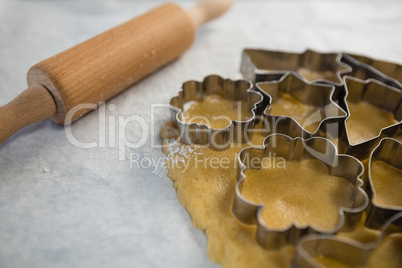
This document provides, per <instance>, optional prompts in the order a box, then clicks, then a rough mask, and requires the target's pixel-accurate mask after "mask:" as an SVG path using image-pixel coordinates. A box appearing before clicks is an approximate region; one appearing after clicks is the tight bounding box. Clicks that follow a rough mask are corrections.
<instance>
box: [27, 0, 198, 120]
mask: <svg viewBox="0 0 402 268" xmlns="http://www.w3.org/2000/svg"><path fill="white" fill-rule="evenodd" d="M194 36H195V26H194V24H193V22H192V20H191V18H190V17H189V15H188V14H187V12H186V11H185V10H183V9H182V8H180V7H179V6H177V5H175V4H165V5H162V6H160V7H157V8H155V9H153V10H151V11H149V12H148V13H145V14H144V15H141V16H139V17H137V18H135V19H132V20H130V21H128V22H126V23H124V24H122V25H120V26H117V27H115V28H112V29H110V30H109V31H106V32H104V33H102V34H100V35H97V36H95V37H93V38H91V39H89V40H87V41H85V42H83V43H81V44H79V45H77V46H75V47H72V48H70V49H68V50H66V51H63V52H61V53H59V54H57V55H55V56H53V57H51V58H49V59H46V60H44V61H42V62H40V63H38V64H36V65H34V66H33V67H32V68H31V69H30V70H29V71H28V75H27V79H28V85H30V86H31V85H35V84H40V85H43V86H44V87H46V88H47V89H48V90H49V91H50V92H51V94H52V95H53V98H54V99H55V101H56V105H57V111H56V114H55V115H53V116H52V117H51V119H52V120H53V121H54V122H56V123H58V124H64V120H65V117H66V115H67V113H68V112H69V111H70V110H71V109H72V108H74V107H76V106H77V105H79V104H82V103H92V104H96V105H98V104H99V103H100V102H104V101H106V100H108V99H110V98H111V97H113V96H115V95H116V94H118V93H119V92H121V91H123V90H124V89H126V88H127V87H129V86H131V85H132V84H133V83H135V82H137V81H138V80H140V79H141V78H143V77H145V76H146V75H148V74H150V73H151V72H153V71H155V70H156V69H158V68H159V67H161V66H163V65H165V64H166V63H168V62H170V61H172V60H173V59H175V58H177V57H178V56H180V55H181V54H182V53H183V52H184V51H185V50H187V49H188V48H189V47H190V45H191V44H192V42H193V40H194ZM87 112H89V110H88V109H84V110H80V112H79V113H76V114H75V115H74V116H73V121H74V120H76V119H78V118H79V117H80V116H82V115H83V114H85V113H87Z"/></svg>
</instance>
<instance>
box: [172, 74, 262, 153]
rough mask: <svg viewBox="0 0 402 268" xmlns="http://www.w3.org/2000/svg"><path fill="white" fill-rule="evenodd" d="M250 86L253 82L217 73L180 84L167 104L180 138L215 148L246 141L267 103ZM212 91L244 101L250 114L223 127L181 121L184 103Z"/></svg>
mask: <svg viewBox="0 0 402 268" xmlns="http://www.w3.org/2000/svg"><path fill="white" fill-rule="evenodd" d="M252 88H253V84H252V83H251V82H250V81H248V80H237V81H233V80H230V79H224V78H222V77H220V76H218V75H209V76H207V77H205V79H204V80H203V81H202V82H198V81H187V82H185V83H183V86H182V90H181V91H180V92H179V94H178V96H175V97H173V98H172V99H171V100H170V106H169V107H170V113H171V119H172V121H173V123H174V125H176V126H177V127H178V129H179V137H180V140H181V141H182V142H183V143H185V144H198V145H207V146H208V147H209V148H211V149H213V150H217V151H221V150H225V149H227V148H229V147H230V146H231V144H232V142H235V143H247V142H249V141H250V139H251V138H252V135H253V131H252V129H253V128H254V126H255V125H256V124H257V123H258V121H259V117H260V116H259V115H260V114H261V112H262V109H263V108H264V107H265V106H266V104H265V103H264V99H263V96H262V95H261V93H259V92H257V91H254V90H252ZM214 94H217V95H220V96H222V97H223V98H225V99H229V100H234V101H246V102H247V105H248V107H247V108H248V109H247V111H249V112H250V115H251V117H250V118H249V119H248V120H245V121H237V120H231V121H230V123H229V124H228V126H227V127H225V128H222V129H215V128H212V127H209V126H208V125H206V124H198V123H194V122H186V121H185V120H184V117H183V116H182V112H183V106H184V104H185V103H187V102H189V101H202V100H203V99H204V98H205V97H206V96H208V95H214Z"/></svg>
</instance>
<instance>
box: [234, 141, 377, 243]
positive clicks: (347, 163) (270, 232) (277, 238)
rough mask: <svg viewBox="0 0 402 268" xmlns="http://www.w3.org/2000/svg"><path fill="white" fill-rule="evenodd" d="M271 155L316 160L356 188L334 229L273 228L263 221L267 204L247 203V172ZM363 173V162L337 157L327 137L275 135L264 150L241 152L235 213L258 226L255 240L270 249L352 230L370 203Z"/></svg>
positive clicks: (342, 209) (255, 149)
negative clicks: (308, 237) (311, 236)
mask: <svg viewBox="0 0 402 268" xmlns="http://www.w3.org/2000/svg"><path fill="white" fill-rule="evenodd" d="M270 155H276V156H278V157H284V158H285V159H287V160H299V161H300V160H302V159H317V160H319V161H321V162H323V163H324V164H325V165H326V166H327V167H328V169H329V174H331V175H335V176H339V177H342V178H344V179H345V180H347V181H348V182H350V183H351V184H352V185H353V193H352V195H351V196H350V200H351V202H352V205H351V207H349V208H343V207H341V208H340V209H339V211H338V212H339V220H338V223H337V225H336V227H335V228H334V229H333V230H331V231H330V232H328V231H326V230H323V229H321V228H319V227H316V226H312V225H302V226H301V225H299V224H298V223H295V222H294V223H293V224H291V225H290V226H287V227H284V228H271V227H269V226H267V224H265V222H264V220H263V218H262V211H263V209H264V205H262V204H257V203H253V202H251V201H249V200H247V199H246V198H245V197H244V196H243V195H242V185H243V182H244V181H245V180H246V179H247V178H246V176H245V170H246V169H248V168H254V169H258V165H257V164H256V162H257V163H261V161H262V160H263V158H264V157H269V156H270ZM256 159H257V161H256ZM246 160H248V161H246ZM258 161H259V162H258ZM362 173H363V165H362V164H361V163H360V161H358V160H357V159H356V158H354V157H352V156H348V155H338V154H337V153H336V148H335V147H334V145H333V144H332V143H331V142H330V141H328V140H327V139H325V138H321V137H313V138H309V139H302V138H294V139H293V138H291V137H289V136H287V135H283V134H272V135H269V136H268V137H267V138H266V139H265V140H264V145H263V148H260V147H248V148H245V149H243V150H242V151H241V152H240V153H239V156H238V168H237V184H236V195H235V200H234V204H233V214H234V215H235V216H236V217H237V218H238V219H239V220H240V221H242V222H244V223H246V224H255V225H257V233H256V240H257V241H258V242H259V244H261V245H262V246H263V247H265V248H268V249H279V248H280V247H282V246H284V245H286V244H289V243H290V244H293V245H295V244H296V242H297V241H298V239H299V238H300V237H302V236H305V235H307V234H312V233H325V234H334V233H337V232H338V231H340V230H344V231H345V230H350V229H353V228H354V227H355V226H356V225H357V224H358V223H359V221H360V218H361V216H362V214H363V212H364V210H365V208H366V207H367V205H368V202H369V200H368V196H367V194H366V193H365V191H364V190H363V189H362V188H361V186H362V184H363V181H362V180H361V179H360V177H361V175H362Z"/></svg>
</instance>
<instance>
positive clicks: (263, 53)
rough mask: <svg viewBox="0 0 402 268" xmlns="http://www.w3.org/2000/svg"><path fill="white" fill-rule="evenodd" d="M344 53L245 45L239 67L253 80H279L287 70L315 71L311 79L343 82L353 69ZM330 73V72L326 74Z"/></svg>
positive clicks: (310, 80) (312, 80) (332, 82)
mask: <svg viewBox="0 0 402 268" xmlns="http://www.w3.org/2000/svg"><path fill="white" fill-rule="evenodd" d="M341 58H342V54H341V53H319V52H316V51H313V50H306V51H305V52H303V53H293V52H284V51H273V50H262V49H244V50H243V55H242V62H241V67H240V71H241V73H242V74H243V76H244V77H245V78H247V79H250V80H252V81H254V82H256V83H257V82H261V81H267V80H278V79H280V78H281V77H282V76H283V75H285V74H286V73H287V72H288V71H294V72H299V71H303V70H305V71H307V72H309V71H310V72H314V73H315V74H316V75H315V76H316V77H314V79H307V78H306V77H305V76H303V79H306V81H307V80H308V81H309V82H324V83H331V84H333V85H338V86H340V85H341V84H342V75H344V74H347V73H350V72H352V68H351V67H350V66H349V65H347V64H345V63H343V62H341ZM324 74H327V75H324Z"/></svg>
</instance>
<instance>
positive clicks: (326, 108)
mask: <svg viewBox="0 0 402 268" xmlns="http://www.w3.org/2000/svg"><path fill="white" fill-rule="evenodd" d="M256 89H257V90H258V91H259V92H261V93H262V94H263V95H264V98H266V99H267V103H268V104H269V105H271V104H272V103H273V102H275V101H276V100H277V98H278V97H277V96H278V93H279V92H282V93H288V94H290V95H292V96H293V97H295V98H296V99H298V100H299V101H300V102H301V103H303V104H305V105H311V106H315V107H318V110H317V111H315V112H314V113H312V114H311V115H309V116H308V117H307V118H306V120H305V121H304V122H303V125H302V124H301V123H300V122H298V121H296V120H295V119H293V118H292V117H288V116H284V115H272V114H271V110H270V106H268V108H267V109H265V110H264V112H263V130H262V131H263V134H264V135H269V134H273V133H282V134H286V135H288V136H290V137H292V138H295V137H302V138H305V139H306V138H310V137H315V136H322V137H328V135H331V137H332V138H338V136H339V131H340V129H341V126H342V120H343V119H344V118H346V116H347V114H346V112H345V111H344V110H343V109H342V108H341V107H340V106H339V105H338V104H337V103H335V102H334V101H333V95H334V92H335V86H333V85H329V84H313V83H308V82H307V81H306V80H304V79H303V78H302V77H301V76H300V75H299V74H297V73H294V72H288V73H287V74H285V75H284V76H282V78H281V79H280V80H276V81H266V82H259V83H257V84H256ZM313 123H314V124H315V123H318V126H317V128H316V130H315V131H312V132H310V131H308V130H306V128H305V127H306V126H308V125H310V124H313Z"/></svg>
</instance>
